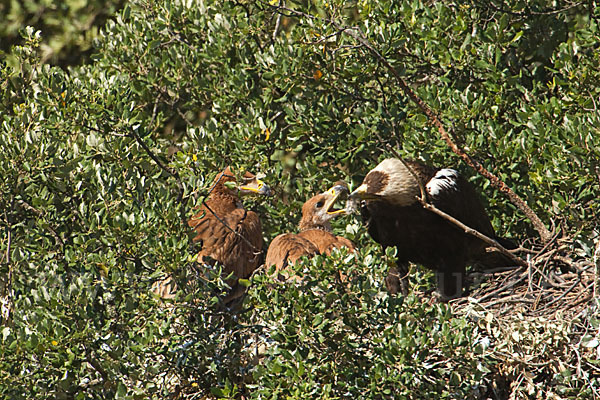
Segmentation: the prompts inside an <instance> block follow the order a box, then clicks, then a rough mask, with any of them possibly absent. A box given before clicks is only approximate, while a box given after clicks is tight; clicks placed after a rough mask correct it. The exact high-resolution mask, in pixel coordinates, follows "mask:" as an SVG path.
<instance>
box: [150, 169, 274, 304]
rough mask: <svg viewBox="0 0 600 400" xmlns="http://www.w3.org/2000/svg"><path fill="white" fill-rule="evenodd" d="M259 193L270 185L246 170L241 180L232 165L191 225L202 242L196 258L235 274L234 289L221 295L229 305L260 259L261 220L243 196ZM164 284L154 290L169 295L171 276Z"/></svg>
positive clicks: (162, 294)
mask: <svg viewBox="0 0 600 400" xmlns="http://www.w3.org/2000/svg"><path fill="white" fill-rule="evenodd" d="M249 194H255V195H256V194H257V195H269V194H270V190H269V187H268V186H267V185H265V184H264V182H262V181H261V180H259V179H257V178H256V177H255V176H254V175H253V174H251V173H249V172H246V173H245V174H244V177H243V182H242V184H238V183H237V182H236V178H235V176H234V174H233V173H232V171H231V169H230V168H229V167H227V168H225V170H223V171H222V172H220V173H219V174H218V175H217V176H216V178H215V180H214V182H213V184H212V186H211V190H210V194H209V195H208V197H207V198H206V200H205V201H204V203H203V204H202V206H201V207H200V209H199V212H197V213H196V214H195V215H194V216H192V217H191V218H190V220H189V221H188V225H189V226H190V227H191V228H193V229H194V231H195V233H196V236H195V237H194V238H193V241H194V242H197V243H199V244H200V246H201V250H200V252H199V253H198V256H197V260H198V262H199V263H201V264H206V263H211V262H213V260H214V261H216V262H217V263H218V264H220V265H221V266H222V267H223V277H226V276H229V275H230V274H233V277H232V278H230V279H229V280H228V281H227V283H228V284H229V285H230V286H231V288H232V289H231V291H230V292H229V293H228V294H227V295H226V296H225V297H224V298H223V299H222V300H223V302H224V303H225V304H226V305H228V304H229V303H231V302H232V301H233V300H236V299H238V298H240V297H241V296H242V295H243V293H244V287H243V286H241V285H239V284H238V279H246V278H248V277H249V276H250V275H251V274H252V272H254V270H256V268H258V266H259V264H260V260H261V255H262V249H263V237H262V228H261V223H260V220H259V218H258V215H257V214H256V213H255V212H254V211H249V210H246V209H245V208H244V206H243V205H242V202H241V200H240V196H244V195H249ZM163 283H164V284H163V285H156V287H155V288H153V290H154V292H155V293H156V294H157V295H159V296H161V297H170V296H169V295H165V294H164V293H163V292H168V293H172V292H173V290H174V289H176V286H175V287H171V286H173V285H174V283H173V282H172V281H171V280H170V279H169V278H168V279H165V280H164V281H163Z"/></svg>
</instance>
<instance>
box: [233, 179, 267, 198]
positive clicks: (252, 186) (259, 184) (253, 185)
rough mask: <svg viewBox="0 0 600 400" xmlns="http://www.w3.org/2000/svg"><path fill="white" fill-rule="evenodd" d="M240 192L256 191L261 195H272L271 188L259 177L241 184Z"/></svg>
mask: <svg viewBox="0 0 600 400" xmlns="http://www.w3.org/2000/svg"><path fill="white" fill-rule="evenodd" d="M240 192H241V193H254V194H259V195H261V196H271V188H270V187H269V186H268V185H267V184H266V183H264V182H263V181H261V180H260V179H258V178H256V179H253V180H252V181H250V182H249V183H247V184H245V185H242V186H240Z"/></svg>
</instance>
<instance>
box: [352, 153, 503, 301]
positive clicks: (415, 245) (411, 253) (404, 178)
mask: <svg viewBox="0 0 600 400" xmlns="http://www.w3.org/2000/svg"><path fill="white" fill-rule="evenodd" d="M417 179H418V180H419V181H420V183H421V185H419V182H418V181H417ZM421 187H422V188H423V190H424V191H425V192H426V196H427V201H428V202H430V203H431V204H433V205H434V206H435V207H437V208H438V209H440V210H442V211H444V212H445V213H447V214H449V215H451V216H453V217H454V218H456V219H457V220H459V221H461V222H462V223H463V224H465V225H467V226H469V227H471V228H473V229H475V230H477V231H479V232H480V233H483V234H484V235H486V236H488V237H490V238H496V239H497V240H499V241H501V243H507V241H506V240H504V239H501V238H497V237H496V236H495V234H494V229H493V228H492V225H491V223H490V219H489V217H488V215H487V214H486V212H485V210H484V208H483V206H482V205H481V203H480V201H479V199H478V196H477V193H476V192H475V189H474V188H473V186H472V185H471V184H469V182H467V180H466V179H465V178H463V177H462V176H461V175H460V174H459V173H458V172H457V171H456V170H454V169H446V168H443V169H442V168H435V167H430V166H426V165H423V164H421V163H418V162H415V161H403V160H399V159H396V158H390V159H386V160H384V161H382V162H381V163H380V164H379V165H378V166H377V167H375V168H374V169H373V170H371V171H370V172H369V173H368V174H367V176H366V177H365V179H364V181H363V183H362V185H360V186H359V187H358V188H357V189H356V190H355V191H354V192H352V193H351V194H350V196H349V205H350V207H353V208H357V207H358V205H357V203H358V202H359V201H360V200H362V201H360V212H361V214H362V218H363V221H364V222H365V224H366V226H367V229H368V232H369V234H370V235H371V237H372V238H373V239H374V240H375V241H376V242H378V243H380V244H381V245H382V246H383V247H384V248H385V247H391V246H396V248H397V257H398V259H397V268H396V269H394V268H392V269H391V270H390V271H389V273H388V276H387V278H386V286H387V287H388V290H389V291H390V292H391V293H394V294H395V293H397V292H398V291H400V292H402V293H403V294H407V293H408V277H407V275H408V266H409V262H413V263H417V264H421V265H424V266H425V267H427V268H430V269H432V270H435V271H436V277H437V285H438V291H439V293H440V295H441V298H442V300H449V299H452V298H456V297H459V296H461V295H462V289H463V285H464V277H465V267H466V265H467V263H469V262H472V261H474V260H477V262H479V263H485V249H486V244H485V243H484V242H483V241H482V240H480V239H478V238H476V237H475V236H473V235H469V234H467V233H465V232H464V231H463V230H461V229H460V228H458V227H457V226H456V225H455V224H453V223H451V222H449V221H448V220H446V219H444V218H442V217H441V216H439V215H437V214H435V213H433V212H432V211H429V210H427V209H425V208H423V206H422V205H421V204H420V203H419V201H418V200H417V197H421Z"/></svg>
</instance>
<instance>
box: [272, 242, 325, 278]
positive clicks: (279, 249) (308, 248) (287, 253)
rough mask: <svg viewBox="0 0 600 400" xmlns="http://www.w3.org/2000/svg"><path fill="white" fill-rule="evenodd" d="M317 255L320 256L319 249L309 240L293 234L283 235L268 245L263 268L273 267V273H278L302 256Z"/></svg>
mask: <svg viewBox="0 0 600 400" xmlns="http://www.w3.org/2000/svg"><path fill="white" fill-rule="evenodd" d="M317 254H320V252H319V249H318V248H317V247H316V246H315V245H314V244H313V243H311V242H310V241H309V240H307V239H305V238H303V237H301V236H299V235H296V234H293V233H284V234H281V235H279V236H277V237H276V238H275V239H273V241H272V242H271V244H270V245H269V249H268V250H267V256H266V260H265V266H266V267H267V268H270V267H271V266H272V265H274V266H275V271H276V272H280V271H281V270H282V269H284V268H285V267H286V266H288V265H291V264H294V263H295V262H296V260H298V259H299V258H300V257H302V256H314V255H317Z"/></svg>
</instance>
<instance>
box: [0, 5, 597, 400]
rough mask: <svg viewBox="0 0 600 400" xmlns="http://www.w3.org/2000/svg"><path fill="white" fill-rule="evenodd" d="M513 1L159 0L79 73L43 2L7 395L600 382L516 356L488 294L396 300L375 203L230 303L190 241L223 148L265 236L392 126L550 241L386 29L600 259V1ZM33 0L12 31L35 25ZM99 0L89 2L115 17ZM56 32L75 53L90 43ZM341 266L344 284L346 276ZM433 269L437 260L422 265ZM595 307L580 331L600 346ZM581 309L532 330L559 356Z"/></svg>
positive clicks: (540, 205)
mask: <svg viewBox="0 0 600 400" xmlns="http://www.w3.org/2000/svg"><path fill="white" fill-rule="evenodd" d="M504 3H505V2H502V1H498V2H493V1H490V2H488V1H486V2H478V1H473V2H467V3H462V2H457V3H453V2H427V1H405V2H400V1H379V2H367V1H359V2H350V3H348V2H345V1H331V2H330V1H327V2H320V1H315V2H304V1H301V2H295V1H281V2H268V1H264V2H262V1H256V2H253V1H239V2H229V1H225V2H213V1H193V0H189V1H187V0H182V1H168V0H165V1H150V0H147V1H142V0H137V1H133V2H131V3H128V4H127V5H126V6H125V7H124V8H123V9H122V10H121V11H119V12H118V13H117V14H116V15H114V18H111V19H110V20H109V21H108V23H107V24H106V26H104V27H103V29H102V30H101V31H100V32H99V33H98V35H97V41H96V47H95V50H94V55H93V56H92V57H91V59H90V60H89V61H88V62H85V63H83V64H82V65H80V66H77V67H71V68H69V69H61V68H59V67H56V66H51V65H50V64H48V63H46V62H44V61H43V60H44V57H45V56H44V50H43V48H42V47H41V46H42V43H44V41H45V40H49V41H50V42H52V41H53V40H59V41H61V43H67V40H66V39H65V35H67V33H68V32H73V28H72V27H73V26H75V25H77V24H78V23H81V22H77V23H76V21H73V20H72V19H70V18H64V17H62V15H63V14H59V15H61V16H59V15H57V14H53V13H51V14H48V13H44V14H43V16H42V17H41V18H42V19H45V20H46V21H44V22H43V23H44V24H46V25H51V24H53V25H52V26H61V27H63V28H64V29H60V30H58V31H51V33H49V35H56V36H47V37H46V36H44V35H46V33H45V32H44V31H43V30H42V32H41V33H40V32H38V31H36V29H33V28H28V29H24V30H23V40H22V43H21V44H22V45H19V46H15V47H13V48H12V49H11V50H10V52H11V57H13V59H14V60H16V61H15V62H14V63H11V64H14V66H11V65H7V64H5V65H3V67H2V72H1V79H0V98H1V100H0V118H1V127H0V149H1V152H0V175H1V176H2V179H1V180H0V227H1V229H2V232H3V234H2V236H1V237H0V251H1V256H0V259H1V271H0V276H1V277H2V281H1V282H0V283H1V285H0V289H2V293H1V294H2V296H3V298H5V299H6V298H8V299H10V302H12V306H13V310H12V313H11V316H10V318H9V319H8V320H6V321H5V320H3V322H5V323H4V325H3V326H2V331H1V335H0V340H2V346H1V348H0V396H4V397H5V398H10V399H18V398H23V399H24V398H40V399H42V398H65V399H66V398H76V399H88V398H112V397H118V398H140V399H141V398H157V399H158V398H167V397H168V396H169V395H171V396H173V398H177V397H180V398H185V397H186V396H190V397H192V395H193V394H199V395H212V396H214V397H223V398H228V397H236V396H238V397H239V395H240V394H243V395H244V396H245V398H250V397H252V398H273V399H275V398H293V399H306V398H416V397H422V398H432V397H434V396H439V397H440V398H486V396H487V397H488V398H506V395H505V393H507V391H509V390H511V389H510V385H511V383H512V382H521V381H523V380H524V381H525V382H531V383H532V385H533V383H540V382H541V383H542V384H543V386H542V388H536V386H535V385H533V388H532V387H531V386H527V387H525V388H523V387H522V386H519V384H516V386H515V387H513V388H512V390H514V391H513V395H514V396H516V397H525V396H533V395H536V396H539V398H545V397H548V396H550V395H551V394H556V395H560V396H562V397H569V398H592V396H598V391H599V390H600V381H599V380H598V374H597V369H596V370H594V369H593V368H592V367H589V368H587V369H586V368H584V369H583V370H581V369H576V368H572V363H571V360H572V359H571V358H570V357H573V355H572V354H562V353H561V354H554V355H553V357H556V358H557V359H559V360H560V365H561V366H562V367H561V368H562V369H561V370H552V369H551V368H550V367H549V368H548V371H546V375H544V376H539V377H531V376H528V375H526V374H525V375H523V376H522V377H519V376H515V375H513V372H512V370H511V369H510V368H508V367H506V366H502V365H501V363H500V362H499V360H500V359H503V357H504V353H500V352H495V350H494V349H493V347H494V346H498V348H500V347H502V346H501V345H500V343H501V339H500V336H498V337H492V338H490V337H488V336H486V335H487V334H488V333H486V332H488V331H489V330H486V328H485V326H486V324H488V325H489V323H490V321H489V320H487V319H486V318H487V316H486V314H480V313H479V311H480V310H478V311H477V312H475V311H473V313H472V314H469V313H467V315H466V316H461V315H458V314H456V313H454V312H453V310H452V309H451V308H450V307H449V306H446V305H438V304H430V303H429V302H428V301H425V300H423V298H421V297H419V296H416V295H414V294H411V295H410V296H408V297H407V298H391V297H389V296H388V295H387V293H386V292H385V290H384V289H383V288H382V281H383V277H384V276H385V273H386V271H387V268H388V265H390V263H392V262H393V257H394V254H393V251H389V252H388V254H383V253H382V251H381V249H380V248H379V247H378V246H377V245H375V244H374V243H373V242H372V240H371V239H370V238H369V237H368V236H367V235H366V232H365V231H364V229H363V228H362V227H361V225H360V223H359V221H357V220H356V219H354V218H353V217H347V218H346V219H344V220H340V221H338V222H336V230H337V232H339V233H344V234H346V235H347V236H349V237H350V238H351V239H353V240H354V241H355V242H356V243H357V244H358V247H359V248H361V249H362V250H361V251H360V252H359V253H357V254H356V255H348V254H347V253H344V252H342V253H340V254H336V255H334V256H332V257H330V258H321V257H319V258H317V259H314V260H311V261H306V262H305V263H303V264H301V265H300V266H298V267H297V268H298V270H299V273H303V274H305V275H306V276H305V279H304V280H303V281H302V283H299V284H283V283H281V282H277V281H274V280H273V279H271V278H269V277H268V276H267V275H266V274H265V271H264V270H261V271H258V273H257V274H256V275H255V276H254V277H253V279H252V285H251V287H250V289H249V293H248V296H247V299H246V302H245V308H246V312H243V313H240V314H236V315H229V314H227V313H223V312H222V311H220V310H219V308H218V307H217V304H216V303H217V300H216V298H215V297H214V296H213V293H214V292H215V290H217V288H218V287H220V286H221V285H223V282H222V280H221V279H220V277H219V274H218V271H202V270H201V268H202V267H199V266H195V265H194V262H193V255H194V254H195V252H196V251H197V250H198V249H196V248H195V247H194V246H193V245H192V244H191V241H190V237H191V232H189V231H188V228H187V225H186V224H185V221H186V220H187V218H189V216H190V215H191V214H192V212H193V206H195V205H197V204H200V202H201V201H202V199H203V198H204V196H205V195H206V194H207V192H208V189H209V182H210V180H211V179H212V178H213V177H214V175H215V174H216V172H217V171H219V170H220V169H222V168H223V167H224V166H225V165H227V164H231V165H233V166H235V167H237V170H238V171H241V170H244V169H248V170H250V171H254V172H256V171H262V172H264V173H266V178H265V181H267V183H269V184H270V185H271V186H272V187H273V188H274V190H275V192H276V196H275V197H274V199H273V200H269V201H267V202H260V203H258V202H256V201H249V202H247V206H248V207H250V208H252V209H255V210H257V211H258V212H259V214H260V215H261V219H262V221H263V227H264V235H265V239H266V241H267V243H268V241H270V239H272V238H273V237H275V236H276V235H277V234H279V233H282V232H285V231H290V230H294V229H295V226H296V223H297V222H298V209H299V207H300V206H301V204H302V203H303V202H304V200H305V199H307V198H308V197H309V196H311V195H312V194H313V193H316V192H318V191H322V190H323V189H325V188H327V186H328V184H329V183H331V182H334V181H336V180H338V179H345V180H347V181H349V182H352V183H354V184H357V183H358V182H360V181H361V179H362V177H363V176H364V174H365V173H366V172H367V171H368V170H369V169H370V168H372V167H373V166H374V165H375V164H376V163H377V161H378V160H380V159H381V158H383V157H384V156H386V155H390V152H389V149H388V147H387V146H392V147H393V148H395V149H397V150H398V151H399V152H400V153H401V154H402V155H403V156H405V157H408V158H417V159H421V160H423V161H426V162H428V163H432V164H438V165H452V166H455V167H456V168H458V169H459V170H461V171H462V172H464V173H465V174H467V175H468V176H472V181H473V182H474V183H475V185H477V186H478V188H480V189H481V192H482V193H483V200H484V202H485V204H486V206H487V208H488V210H489V212H490V215H491V216H492V218H493V224H494V227H495V228H496V230H497V232H498V233H499V234H501V235H505V236H511V237H513V238H517V239H519V240H524V239H526V238H530V237H535V231H534V230H532V229H531V227H530V225H529V223H528V221H527V220H525V219H524V217H523V215H522V214H521V213H520V212H519V211H518V210H516V209H515V208H514V206H513V205H512V204H511V203H510V202H509V201H508V200H507V199H506V198H505V197H504V196H503V195H501V194H500V193H499V192H498V191H497V190H496V189H494V188H492V187H490V186H489V184H488V183H487V181H485V180H484V179H483V178H481V177H480V176H477V175H474V173H473V171H471V170H469V169H468V168H467V167H466V166H465V165H464V164H462V163H461V162H460V161H459V159H458V157H456V155H454V154H453V153H452V152H451V151H450V150H449V149H448V147H447V146H446V144H445V143H444V142H443V141H442V140H441V139H440V138H439V136H438V134H437V131H436V130H435V129H434V128H432V127H431V126H430V125H429V123H428V121H427V118H426V117H425V116H424V115H423V114H422V113H421V112H420V111H419V110H418V108H417V107H416V106H415V105H414V104H412V103H411V102H410V101H409V100H408V99H407V98H406V96H405V94H404V93H403V92H402V91H401V90H400V88H399V87H398V85H397V81H396V80H395V78H394V77H393V76H392V75H391V74H390V71H389V69H387V68H385V67H384V66H383V65H381V64H380V63H379V62H378V60H377V58H375V57H374V56H373V53H372V52H370V51H369V50H368V49H367V48H366V47H365V46H364V45H363V44H361V43H360V42H358V41H357V39H356V37H354V36H353V35H351V34H349V33H355V34H356V33H358V34H359V35H364V37H365V38H366V39H367V40H368V41H369V42H370V43H371V44H372V46H374V48H376V49H377V50H378V51H379V52H380V53H381V54H382V55H383V56H384V57H385V58H386V59H387V60H388V62H389V63H390V64H391V65H392V66H393V67H394V68H395V69H396V70H397V71H398V72H399V73H400V74H401V75H402V76H403V77H404V78H405V79H406V81H407V82H409V84H411V86H412V87H413V89H414V90H415V92H416V93H417V94H418V95H419V96H420V98H421V99H423V101H424V102H425V103H427V104H429V105H430V106H431V107H432V108H433V109H434V110H435V111H436V112H437V113H438V114H439V115H440V118H441V120H442V121H443V123H444V124H445V125H446V126H447V127H448V128H449V129H450V130H451V131H452V133H453V136H454V137H455V140H456V141H457V142H458V143H460V145H461V146H462V147H464V148H465V149H467V151H468V153H469V154H470V155H471V156H472V157H474V158H475V159H477V160H479V161H480V162H481V163H483V164H484V165H485V166H486V167H487V168H488V169H489V170H491V171H493V172H494V173H496V174H497V175H498V176H500V177H501V178H502V179H503V180H504V181H505V182H506V183H507V184H508V185H509V186H510V187H511V188H513V189H514V190H515V191H516V192H517V193H518V194H519V195H521V196H522V197H523V198H524V199H525V200H526V201H527V203H528V204H529V205H530V206H531V207H532V208H533V210H534V211H535V212H536V213H537V214H538V215H539V216H540V217H541V218H542V220H543V221H544V222H545V223H546V224H548V225H551V224H554V225H556V226H557V227H560V229H561V230H562V232H563V233H564V234H565V235H569V236H570V237H573V238H575V239H576V240H575V241H573V244H572V246H573V248H572V249H571V250H572V251H573V253H574V254H577V255H578V256H580V257H585V258H588V259H591V258H592V253H593V249H594V245H595V243H596V242H597V241H598V236H599V234H600V231H599V229H600V227H599V224H598V221H599V213H600V208H599V207H600V205H599V203H598V201H597V199H598V198H599V197H600V187H599V179H600V161H599V160H600V132H599V131H598V127H599V126H600V113H599V112H598V109H597V103H598V102H599V101H600V70H599V69H598V67H597V66H598V64H599V63H600V56H599V54H600V51H599V46H600V32H599V30H598V29H599V26H598V18H599V17H600V15H599V14H598V11H597V10H596V8H595V7H594V4H595V2H591V3H590V7H589V8H588V7H587V6H584V5H578V6H576V5H575V4H574V3H573V4H571V3H569V2H567V3H564V4H562V5H560V6H558V7H556V8H555V3H554V2H549V1H543V0H536V1H534V2H515V4H514V5H512V6H511V7H512V8H511V9H507V7H509V6H508V5H506V4H504ZM16 4H21V3H18V2H12V3H11V5H12V7H13V8H12V9H11V10H12V11H11V12H10V13H8V14H7V15H9V16H10V21H11V23H12V25H11V26H10V30H9V28H8V27H3V29H5V30H3V31H1V32H0V34H2V39H3V43H4V39H5V38H9V37H11V36H10V35H13V37H14V32H15V30H16V27H17V26H18V25H19V24H20V23H22V20H21V19H18V18H17V12H16V11H15V10H16V8H15V7H17V6H16ZM23 4H30V3H29V2H25V3H23ZM31 4H36V5H37V4H38V3H34V2H31ZM102 4H104V3H102ZM111 4H113V5H112V6H111V7H114V8H117V7H118V5H119V3H118V2H113V3H111ZM278 4H279V5H285V8H284V9H279V12H278V9H277V5H278ZM586 4H587V3H586ZM31 7H33V6H31ZM36 7H42V6H40V5H37V6H36ZM90 7H92V9H94V10H96V11H93V12H91V14H86V15H84V14H85V13H80V14H78V17H79V18H82V19H83V20H84V21H85V20H88V18H92V17H91V16H90V15H99V14H97V13H99V12H100V11H98V8H97V7H94V5H93V4H92V5H90ZM74 9H77V10H81V9H83V7H80V5H79V2H73V5H72V8H69V10H74ZM112 9H113V8H109V9H106V10H105V9H102V12H106V13H109V12H111V10H112ZM35 10H37V8H35V7H33V9H32V13H35V12H36V11H35ZM66 15H67V16H69V15H71V14H70V13H66ZM25 21H26V22H27V23H29V22H30V20H29V19H27V20H25ZM67 31H68V32H67ZM75 31H78V32H81V31H85V29H75ZM82 35H83V33H82V34H80V35H78V36H77V35H76V36H74V37H71V38H70V39H69V41H71V40H72V41H73V42H75V43H78V42H79V41H81V40H84V36H82ZM10 40H11V42H10V43H14V42H16V40H15V39H10ZM79 49H80V50H78V51H85V50H86V48H85V46H82V47H80V48H79ZM6 50H7V51H8V49H6ZM54 51H57V52H59V55H58V56H57V57H58V59H70V58H71V57H72V55H71V54H70V52H71V51H73V50H72V48H71V47H69V46H67V45H61V46H58V47H57V48H56V49H55V50H54ZM62 51H64V52H65V53H60V52H62ZM63 57H64V58H63ZM344 227H346V228H344ZM390 250H392V249H390ZM340 269H343V271H344V273H345V274H347V275H348V276H349V278H350V279H349V282H348V283H347V284H345V283H344V284H342V283H340V282H336V281H335V279H334V278H333V277H334V276H335V273H334V271H336V270H340ZM165 273H174V274H175V275H176V277H177V279H178V280H179V281H180V283H181V285H180V287H181V288H182V289H180V293H179V295H178V297H177V298H176V299H175V300H174V301H173V302H169V304H167V305H165V304H163V303H161V302H160V301H157V300H156V299H155V298H153V297H152V295H151V294H150V291H149V289H150V287H151V285H152V283H153V282H155V281H156V280H157V279H159V278H160V277H161V276H163V274H165ZM429 278H430V274H428V273H425V272H423V271H419V272H418V273H417V274H416V275H415V277H414V280H415V281H416V282H415V283H416V287H417V288H418V287H420V286H423V287H429V286H431V282H430V281H429ZM185 282H188V284H185ZM594 315H595V316H596V317H597V316H598V311H597V310H594V309H590V312H589V313H588V317H590V316H591V317H590V318H591V321H592V325H591V326H592V327H593V328H594V329H596V331H595V332H588V334H589V336H590V338H589V340H587V341H585V342H582V343H580V344H578V346H582V347H581V349H579V348H578V351H579V350H581V352H580V357H583V359H584V361H585V363H584V365H586V366H589V365H596V367H594V368H597V364H598V360H599V356H598V353H597V352H596V348H598V343H597V340H596V342H594V341H593V339H594V337H595V336H594V335H597V334H598V323H597V319H594ZM488 328H489V326H488ZM571 329H575V328H574V327H572V326H561V327H557V325H540V326H534V327H531V328H530V331H524V332H523V333H522V335H525V336H526V335H527V334H528V332H535V334H532V335H531V338H530V342H528V345H529V346H530V347H531V348H532V349H536V352H538V351H539V348H540V347H541V346H554V347H553V348H557V349H558V348H561V346H564V344H565V343H567V342H568V340H569V334H570V333H571V331H570V330H571ZM515 340H517V339H515ZM260 343H263V344H262V345H261V344H260ZM490 343H491V344H490ZM502 343H504V342H502ZM490 346H491V347H492V348H491V349H490ZM499 354H502V357H500V356H499ZM561 357H562V358H561ZM513 361H514V364H521V365H526V364H527V362H526V359H525V358H518V357H515V359H514V360H513ZM563 361H564V362H563ZM588 362H589V364H588ZM594 371H596V372H594ZM594 373H595V375H594ZM519 379H521V381H519ZM528 391H529V392H528Z"/></svg>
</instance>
